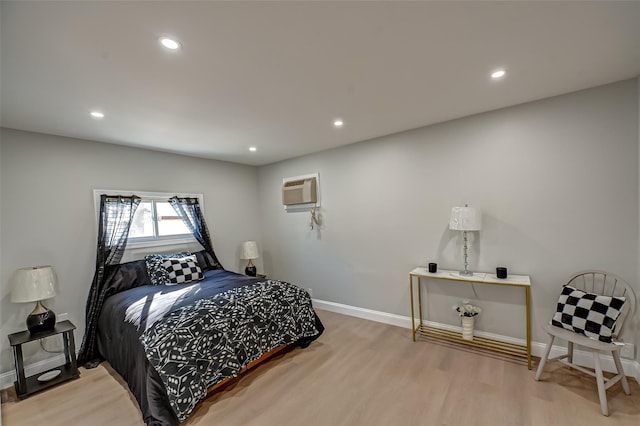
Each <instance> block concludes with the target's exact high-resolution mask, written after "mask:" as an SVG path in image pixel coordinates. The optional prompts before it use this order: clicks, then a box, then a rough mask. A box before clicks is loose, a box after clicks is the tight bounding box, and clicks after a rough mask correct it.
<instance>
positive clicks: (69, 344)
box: [9, 321, 80, 399]
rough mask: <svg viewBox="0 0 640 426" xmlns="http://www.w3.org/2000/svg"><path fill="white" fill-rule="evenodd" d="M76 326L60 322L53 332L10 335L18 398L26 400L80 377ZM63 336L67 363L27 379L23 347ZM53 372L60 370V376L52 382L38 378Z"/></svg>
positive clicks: (68, 322)
mask: <svg viewBox="0 0 640 426" xmlns="http://www.w3.org/2000/svg"><path fill="white" fill-rule="evenodd" d="M75 329H76V326H75V325H73V324H72V323H71V321H60V322H59V323H56V326H55V328H54V329H53V330H48V331H42V332H39V333H30V332H29V331H20V332H18V333H13V334H10V335H9V343H11V348H12V349H13V357H14V359H15V363H16V378H17V380H16V382H15V383H14V385H15V388H16V394H17V395H18V398H20V399H24V398H26V397H28V396H29V395H31V394H33V393H35V392H38V391H41V390H43V389H46V388H48V387H51V386H53V385H57V384H58V383H62V382H65V381H67V380H70V379H75V378H78V377H80V372H79V371H78V362H77V360H76V347H75V341H74V339H73V330H75ZM57 334H62V338H63V340H64V357H65V361H66V363H65V364H64V365H61V366H59V367H56V368H52V369H50V370H48V371H45V372H42V373H38V374H36V375H34V376H30V377H25V375H24V361H23V359H22V345H23V344H25V343H27V342H33V341H35V340H40V339H44V338H45V337H50V336H55V335H57ZM53 370H60V374H58V375H57V376H56V377H54V378H53V379H51V380H47V381H39V380H38V377H40V376H42V375H43V374H45V373H48V372H49V371H53Z"/></svg>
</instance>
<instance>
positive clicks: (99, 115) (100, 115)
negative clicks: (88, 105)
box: [89, 111, 104, 118]
mask: <svg viewBox="0 0 640 426" xmlns="http://www.w3.org/2000/svg"><path fill="white" fill-rule="evenodd" d="M89 115H91V116H92V117H93V118H104V114H103V113H101V112H100V111H91V112H90V113H89Z"/></svg>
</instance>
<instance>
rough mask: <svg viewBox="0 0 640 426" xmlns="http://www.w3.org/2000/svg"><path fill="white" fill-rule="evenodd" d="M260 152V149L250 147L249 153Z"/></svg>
mask: <svg viewBox="0 0 640 426" xmlns="http://www.w3.org/2000/svg"><path fill="white" fill-rule="evenodd" d="M257 150H258V148H256V147H255V146H250V147H249V151H251V152H256V151H257Z"/></svg>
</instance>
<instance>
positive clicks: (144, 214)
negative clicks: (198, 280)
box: [93, 189, 204, 248]
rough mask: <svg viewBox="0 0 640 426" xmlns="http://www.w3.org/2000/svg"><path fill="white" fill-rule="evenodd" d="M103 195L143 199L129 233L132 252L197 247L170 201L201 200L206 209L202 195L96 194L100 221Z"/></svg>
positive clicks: (134, 192)
mask: <svg viewBox="0 0 640 426" xmlns="http://www.w3.org/2000/svg"><path fill="white" fill-rule="evenodd" d="M101 194H110V195H118V194H119V195H134V194H135V195H137V196H139V197H140V198H142V201H140V204H139V205H138V208H137V209H136V212H135V214H134V216H133V221H132V222H131V228H130V229H129V240H128V244H127V247H128V248H143V247H154V246H164V245H176V244H190V243H196V240H195V239H194V238H193V235H192V234H191V232H190V231H189V229H188V228H187V226H186V225H185V224H184V222H183V221H182V219H181V218H180V216H178V214H177V213H176V211H175V210H174V208H173V206H172V205H171V204H169V201H168V200H169V198H171V197H173V196H175V195H177V196H178V197H192V198H198V200H199V201H200V206H201V207H202V205H203V204H204V203H203V196H202V194H185V193H170V192H145V191H122V190H112V189H96V190H94V191H93V197H94V202H95V208H96V217H99V212H100V195H101ZM96 225H97V222H96ZM196 244H197V243H196Z"/></svg>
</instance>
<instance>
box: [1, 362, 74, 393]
mask: <svg viewBox="0 0 640 426" xmlns="http://www.w3.org/2000/svg"><path fill="white" fill-rule="evenodd" d="M65 362H66V360H65V358H64V354H59V355H55V356H52V357H51V358H47V359H43V360H42V361H38V362H34V363H33V364H29V365H25V367H24V374H25V376H27V377H29V376H33V375H34V374H38V373H42V372H44V371H47V370H51V369H53V368H56V367H59V366H61V365H64V364H65ZM15 381H16V372H15V371H7V372H6V373H2V374H0V389H6V388H9V387H11V386H13V382H15Z"/></svg>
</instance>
